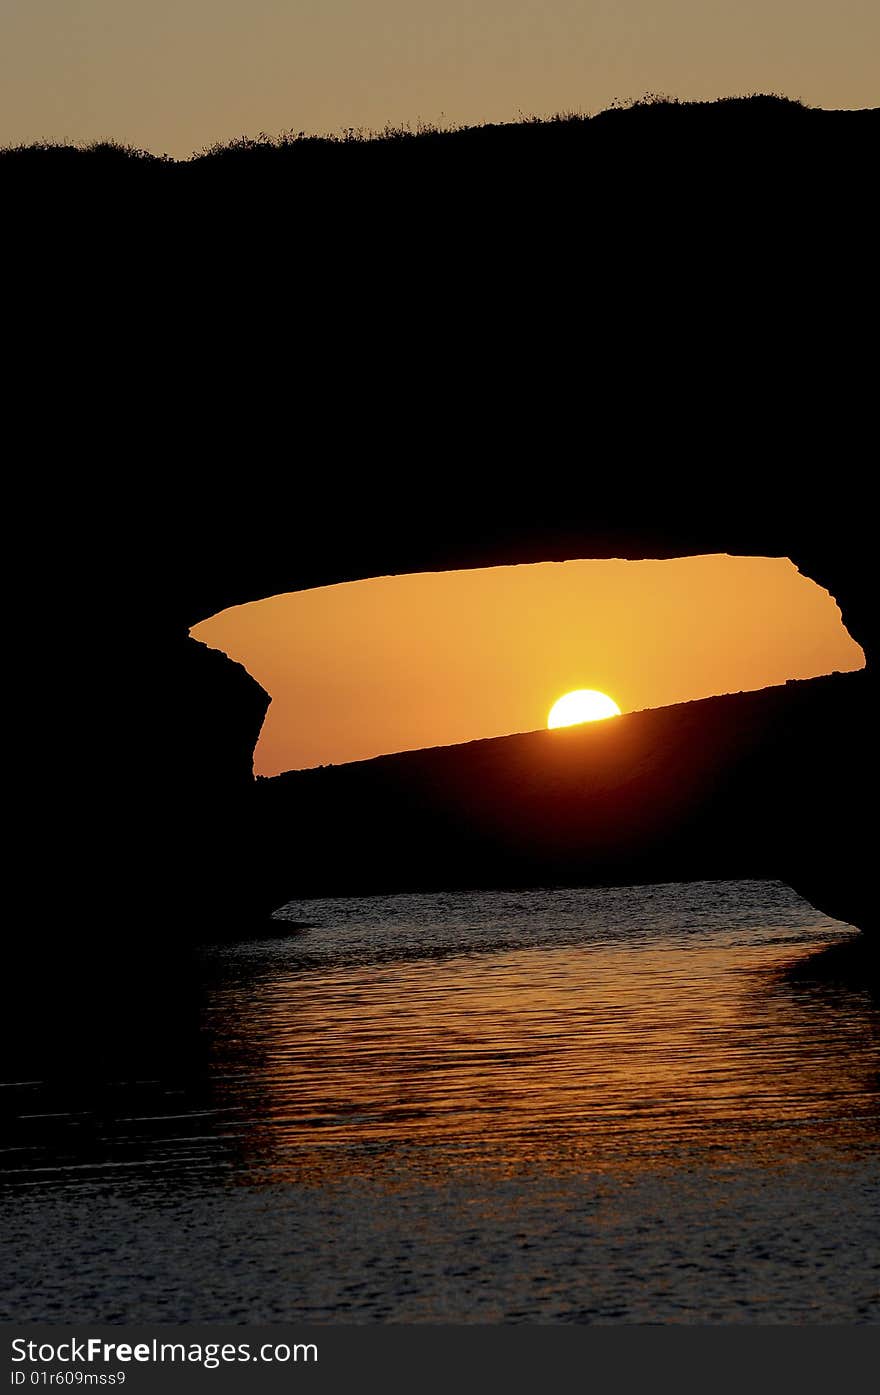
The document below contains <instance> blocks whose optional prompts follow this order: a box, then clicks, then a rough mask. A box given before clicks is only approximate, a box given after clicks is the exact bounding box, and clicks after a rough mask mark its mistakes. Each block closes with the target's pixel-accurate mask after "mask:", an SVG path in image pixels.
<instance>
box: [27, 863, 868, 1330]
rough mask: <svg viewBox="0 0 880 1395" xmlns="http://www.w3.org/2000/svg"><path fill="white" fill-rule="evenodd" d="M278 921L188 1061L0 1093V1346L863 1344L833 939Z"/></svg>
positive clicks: (542, 923) (858, 1157) (606, 903)
mask: <svg viewBox="0 0 880 1395" xmlns="http://www.w3.org/2000/svg"><path fill="white" fill-rule="evenodd" d="M281 914H282V915H283V916H284V918H285V920H284V922H282V923H279V934H278V937H277V938H272V939H266V940H262V941H260V942H249V943H242V944H232V945H222V946H216V947H209V948H207V949H205V950H204V951H202V952H201V954H200V958H199V963H198V965H197V971H196V973H195V975H194V979H195V981H196V982H197V984H198V991H197V993H196V996H195V999H194V1001H193V1002H192V1003H190V1004H189V1009H191V1014H192V1020H191V1021H189V1022H188V1025H187V1026H186V1027H185V1028H181V1027H180V1024H179V1023H177V1022H175V1021H172V1013H171V1010H170V1009H169V1008H167V1007H166V1006H165V1005H164V1004H163V1002H162V1001H161V998H159V999H158V1000H157V1001H156V1003H155V1012H154V1014H153V1016H152V1018H151V1019H150V1023H151V1025H150V1027H149V1028H148V1030H147V1031H146V1032H145V1031H144V1029H143V1027H142V1026H139V1027H138V1028H137V1029H135V1028H134V1027H132V1034H133V1035H134V1034H135V1032H136V1034H137V1044H136V1045H137V1049H136V1050H134V1049H132V1050H131V1051H128V1050H126V1049H124V1048H123V1047H120V1046H119V1044H118V1043H117V1042H115V1041H114V1042H108V1043H107V1050H106V1052H104V1053H102V1054H100V1055H99V1058H98V1059H94V1058H92V1059H91V1060H90V1063H89V1065H88V1068H85V1067H77V1068H76V1069H74V1068H71V1069H69V1070H67V1071H66V1072H65V1071H62V1072H60V1073H59V1074H58V1075H57V1077H56V1076H52V1077H51V1078H49V1077H48V1076H46V1075H45V1073H44V1074H43V1075H39V1074H38V1075H35V1076H34V1078H25V1076H26V1075H27V1072H25V1073H24V1075H23V1074H22V1072H21V1070H20V1069H19V1070H16V1072H14V1073H13V1074H14V1077H15V1078H12V1079H6V1080H5V1081H4V1082H3V1088H2V1089H0V1104H2V1107H3V1111H4V1118H5V1128H4V1138H3V1146H2V1151H0V1171H2V1202H0V1230H2V1247H3V1257H4V1258H3V1265H4V1268H5V1270H6V1271H7V1272H5V1273H4V1274H3V1275H2V1276H0V1317H3V1318H4V1319H7V1320H8V1319H10V1318H15V1319H19V1320H21V1319H30V1320H40V1319H43V1320H48V1321H53V1320H54V1321H61V1320H64V1321H70V1322H86V1321H100V1320H104V1321H132V1322H134V1321H139V1322H150V1321H169V1322H172V1321H182V1322H186V1321H197V1320H198V1321H220V1320H232V1321H241V1322H251V1323H259V1322H273V1321H280V1320H289V1321H299V1320H301V1321H309V1322H314V1321H318V1322H334V1321H337V1322H352V1321H355V1322H490V1323H496V1322H545V1323H546V1322H639V1323H642V1322H685V1323H695V1322H699V1323H707V1322H725V1323H728V1322H762V1323H767V1322H771V1323H775V1322H786V1323H792V1322H793V1323H814V1322H817V1323H831V1322H838V1323H839V1322H842V1323H852V1322H871V1321H873V1322H876V1321H878V1319H880V1297H878V1289H880V1160H878V1150H877V1143H878V1137H880V1084H878V1066H880V1011H878V1003H877V1000H876V997H872V996H871V994H870V993H869V992H868V991H867V990H864V991H863V990H861V989H858V988H853V987H851V986H845V985H841V984H834V983H832V982H830V981H829V980H828V979H827V978H826V977H823V976H822V975H821V974H820V973H818V972H817V973H812V972H811V971H810V965H811V962H815V963H817V964H818V963H819V962H821V961H820V959H819V958H817V956H819V955H820V953H821V951H822V950H823V949H824V948H825V947H826V946H829V945H832V944H836V943H839V942H840V941H841V940H844V939H846V938H848V937H851V936H852V935H853V933H854V932H853V931H852V930H851V929H849V927H846V926H843V925H840V924H839V923H837V922H835V921H832V920H829V919H827V918H826V917H824V916H823V915H821V914H820V913H819V912H817V911H814V910H813V909H812V908H811V907H809V906H807V905H806V904H805V903H804V902H803V901H801V900H799V898H798V897H797V896H795V895H794V893H793V892H791V891H790V890H789V889H788V888H786V887H784V886H782V885H780V884H778V883H774V882H769V883H768V882H749V881H739V882H703V883H696V884H692V885H687V886H678V885H662V886H649V887H635V888H611V889H602V890H595V889H591V890H572V889H565V890H546V889H540V890H533V891H515V892H513V891H511V892H504V891H497V892H491V893H466V894H446V895H421V896H398V897H388V898H377V897H371V898H368V899H363V900H327V901H308V902H303V903H300V904H296V905H293V904H292V905H290V906H288V907H286V908H285V910H284V912H282V913H281ZM805 968H806V971H805ZM73 1045H74V1044H73V1043H72V1046H73ZM74 1055H75V1053H74Z"/></svg>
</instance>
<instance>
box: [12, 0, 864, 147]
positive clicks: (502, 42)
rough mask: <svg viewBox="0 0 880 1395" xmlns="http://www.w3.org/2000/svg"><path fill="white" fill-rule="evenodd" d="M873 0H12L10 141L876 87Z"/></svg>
mask: <svg viewBox="0 0 880 1395" xmlns="http://www.w3.org/2000/svg"><path fill="white" fill-rule="evenodd" d="M878 51H880V6H878V5H877V3H876V0H542V3H538V0H480V3H479V4H474V3H473V0H247V3H245V0H149V3H146V2H145V0H3V3H2V5H0V144H15V143H16V142H19V141H32V140H37V139H53V140H83V141H85V140H97V139H107V138H109V137H113V138H115V139H117V140H121V141H125V142H128V143H130V144H134V145H138V146H144V147H147V148H148V149H150V150H153V151H155V152H156V153H161V152H163V151H167V152H168V153H169V154H172V155H177V156H184V155H188V154H190V153H191V151H193V150H195V149H199V148H201V147H203V146H205V145H208V144H211V143H213V142H214V141H217V140H229V139H230V138H232V137H235V136H238V135H242V134H250V135H256V134H257V133H258V132H259V131H269V132H278V131H281V130H286V129H293V130H305V131H309V132H322V131H337V130H340V129H342V128H344V127H349V126H355V127H360V126H369V127H381V126H384V125H385V123H386V122H389V121H390V122H392V123H394V124H400V123H405V122H409V123H413V124H414V123H416V122H417V121H419V120H422V121H436V122H440V121H444V120H445V121H448V122H453V123H460V122H468V123H475V122H480V121H512V120H515V119H516V118H517V116H518V115H519V114H520V113H530V114H536V115H548V114H552V113H553V112H557V111H560V110H570V109H574V110H579V111H587V112H594V111H598V110H600V109H601V108H603V107H606V106H608V105H609V103H610V102H611V101H613V100H614V99H615V98H620V99H625V98H627V97H639V96H641V95H642V94H644V93H645V92H663V93H668V94H670V95H673V96H677V97H682V98H702V99H705V98H712V97H719V96H729V95H735V94H744V93H749V92H779V93H782V94H784V95H786V96H789V97H800V98H801V99H803V100H804V101H806V102H808V103H809V104H810V105H813V106H823V107H863V106H872V105H875V104H876V102H877V93H878V81H877V78H878V69H877V53H878Z"/></svg>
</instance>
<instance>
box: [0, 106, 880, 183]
mask: <svg viewBox="0 0 880 1395" xmlns="http://www.w3.org/2000/svg"><path fill="white" fill-rule="evenodd" d="M877 115H878V113H877V112H876V111H872V112H865V111H835V112H828V111H823V110H822V109H820V108H815V107H807V106H805V105H804V104H803V103H802V102H800V101H796V100H793V99H791V98H788V97H782V96H777V95H774V94H754V95H751V96H744V97H721V98H718V99H717V100H715V101H711V102H683V101H680V100H679V99H678V98H676V97H669V96H666V95H662V94H654V93H651V94H647V95H646V96H644V97H642V98H640V99H639V100H638V101H628V102H620V103H614V104H612V106H610V107H608V108H607V109H606V110H604V111H600V112H598V113H597V114H596V115H594V116H590V115H587V114H586V113H584V112H559V113H557V114H555V115H553V116H549V117H539V116H523V117H521V118H520V119H519V120H517V121H511V122H503V123H497V122H495V123H493V122H484V123H482V124H480V125H477V126H466V125H447V126H438V125H435V124H432V123H424V122H419V123H418V124H417V125H416V126H415V127H412V126H406V125H404V126H395V125H391V124H389V125H387V126H385V127H384V128H383V129H382V130H378V131H376V130H370V129H368V128H365V127H347V128H345V129H343V130H341V131H338V132H334V133H328V134H324V135H317V134H311V133H308V132H306V131H294V130H287V131H281V132H279V133H278V134H276V135H269V134H267V133H266V132H265V131H261V132H260V133H259V134H258V135H256V136H247V135H242V136H239V137H237V138H236V139H235V140H231V141H226V142H223V141H218V142H217V143H216V144H214V145H211V146H207V147H206V148H204V149H203V150H199V151H196V152H194V153H193V155H192V156H190V157H189V159H186V160H174V159H172V157H171V156H169V155H164V154H163V155H155V154H152V153H151V152H150V151H148V150H141V149H138V148H137V147H135V146H130V145H125V144H121V143H120V142H118V141H114V140H105V141H92V142H89V143H87V144H82V145H76V144H66V143H63V142H57V143H56V142H51V141H50V142H46V141H36V142H33V143H31V144H26V145H17V146H6V147H2V148H0V160H3V161H4V162H5V163H7V164H9V163H13V162H14V163H17V164H20V163H23V162H29V161H31V160H35V161H38V162H39V163H40V165H41V166H42V167H43V168H44V169H45V168H49V167H52V166H55V167H60V166H65V167H66V166H68V165H69V164H70V163H75V164H77V165H78V166H80V167H82V166H83V165H85V164H88V165H90V166H95V165H100V166H102V167H103V168H104V169H107V170H112V169H117V170H118V169H119V168H120V166H122V165H129V166H137V167H139V168H141V169H142V168H144V167H145V166H161V167H164V168H166V169H168V168H169V167H180V166H182V165H184V166H188V167H192V166H194V165H206V164H217V163H218V162H222V163H225V164H229V163H230V162H235V163H238V162H239V161H240V160H241V158H242V157H244V156H247V157H250V159H251V161H252V162H254V161H255V160H257V159H260V158H262V159H265V158H266V157H271V158H272V159H273V161H274V163H275V167H276V168H277V167H278V166H279V164H280V162H281V161H282V160H285V161H287V160H289V159H291V158H294V159H297V160H299V161H302V162H306V161H308V160H309V159H310V158H312V157H314V156H315V155H316V154H321V155H325V156H326V155H327V154H328V153H329V152H333V157H334V158H339V157H340V152H343V151H344V152H345V154H346V155H347V156H349V157H351V156H352V154H354V156H355V157H356V158H359V159H363V158H367V159H375V158H377V157H378V156H380V155H382V154H387V152H388V151H395V152H397V153H399V152H401V151H403V150H406V151H407V152H408V153H409V152H412V151H417V152H418V154H419V156H420V157H424V156H426V155H427V154H428V153H429V152H430V151H432V150H440V149H442V150H443V151H444V153H447V152H453V151H454V152H455V154H456V155H457V156H459V157H460V156H461V154H462V152H466V151H473V152H476V151H480V152H481V153H482V152H485V151H487V150H492V151H495V152H497V153H503V152H504V150H505V147H506V148H507V149H517V150H519V151H521V152H525V151H526V150H528V149H529V147H532V148H535V147H543V148H545V149H546V148H548V146H549V143H550V142H551V141H552V142H553V143H554V144H559V143H560V141H564V142H566V143H568V144H575V145H579V146H581V147H583V148H584V150H589V149H590V148H591V145H592V143H594V142H596V141H600V140H607V139H609V138H611V137H612V136H618V135H620V134H621V133H622V132H623V131H624V130H626V131H627V134H630V135H631V134H635V133H637V134H638V137H639V138H640V139H642V138H644V136H645V135H646V134H647V133H650V134H657V135H661V136H662V137H663V138H664V139H670V138H672V139H674V138H676V137H677V136H680V135H686V134H688V133H692V132H694V131H695V130H697V129H699V130H707V131H711V132H712V134H713V135H715V136H719V135H721V134H723V132H724V131H725V129H728V130H729V129H731V123H733V125H734V126H735V128H736V130H737V132H738V134H743V133H746V132H747V131H748V130H749V129H750V128H751V129H755V128H756V127H760V128H761V129H762V130H766V129H768V128H772V127H774V126H775V127H776V128H777V129H782V128H783V127H788V128H789V129H798V130H807V129H809V128H810V127H812V128H813V130H815V129H817V128H818V127H819V126H820V125H826V126H827V125H828V124H829V122H830V118H834V119H835V121H836V122H837V123H838V124H840V122H841V121H842V120H845V121H846V123H847V124H848V126H849V127H850V128H852V127H854V126H855V124H856V122H857V121H858V122H862V123H863V122H864V121H865V118H866V117H867V116H872V117H875V118H876V116H877ZM874 124H875V129H876V121H875V123H874Z"/></svg>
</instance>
